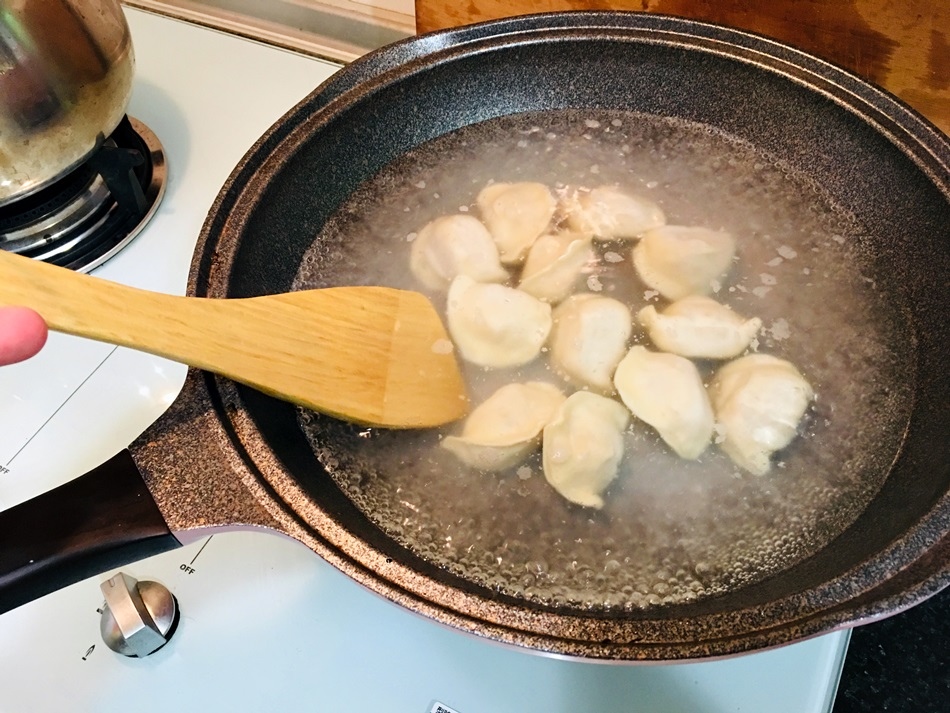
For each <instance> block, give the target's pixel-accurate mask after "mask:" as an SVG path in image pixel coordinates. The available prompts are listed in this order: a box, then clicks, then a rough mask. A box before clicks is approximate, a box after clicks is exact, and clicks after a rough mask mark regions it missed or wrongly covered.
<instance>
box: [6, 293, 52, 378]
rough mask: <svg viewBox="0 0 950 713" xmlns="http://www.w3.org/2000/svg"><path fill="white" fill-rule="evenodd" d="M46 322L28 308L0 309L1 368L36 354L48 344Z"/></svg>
mask: <svg viewBox="0 0 950 713" xmlns="http://www.w3.org/2000/svg"><path fill="white" fill-rule="evenodd" d="M46 337H47V329H46V322H44V321H43V318H42V317H40V316H39V315H38V314H37V313H36V312H34V311H33V310H31V309H28V308H26V307H0V366H3V365H6V364H16V363H17V362H18V361H23V360H24V359H27V358H29V357H31V356H33V355H34V354H36V353H37V352H38V351H39V350H40V349H42V348H43V345H44V344H45V343H46Z"/></svg>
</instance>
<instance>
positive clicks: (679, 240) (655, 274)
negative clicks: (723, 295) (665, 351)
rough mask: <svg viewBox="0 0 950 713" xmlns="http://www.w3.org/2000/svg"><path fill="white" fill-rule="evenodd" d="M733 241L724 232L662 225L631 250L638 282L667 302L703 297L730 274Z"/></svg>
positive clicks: (733, 248)
mask: <svg viewBox="0 0 950 713" xmlns="http://www.w3.org/2000/svg"><path fill="white" fill-rule="evenodd" d="M735 253H736V241H735V239H734V238H733V237H732V236H731V235H730V234H729V233H726V232H723V231H721V230H709V229H708V228H693V227H685V226H682V225H665V226H663V227H660V228H655V229H653V230H650V231H648V232H647V233H646V234H644V236H643V238H642V239H641V240H640V242H639V243H637V244H636V246H635V247H634V248H633V264H634V266H635V267H636V270H637V274H638V275H639V276H640V279H641V280H643V282H644V283H645V284H646V285H648V286H649V287H652V288H653V289H654V290H657V291H658V292H659V293H660V294H661V295H663V296H664V297H666V298H667V299H668V300H678V299H682V298H683V297H686V296H688V295H706V294H709V293H710V292H713V291H714V290H715V289H716V285H717V283H718V282H719V281H720V280H721V279H722V278H723V277H724V276H725V275H726V273H727V272H729V268H730V267H731V266H732V258H733V257H734V256H735Z"/></svg>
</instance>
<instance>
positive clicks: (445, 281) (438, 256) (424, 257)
mask: <svg viewBox="0 0 950 713" xmlns="http://www.w3.org/2000/svg"><path fill="white" fill-rule="evenodd" d="M409 269H410V270H412V274H413V275H415V276H416V279H418V280H419V282H421V283H422V284H423V285H425V286H426V287H428V288H429V289H430V290H444V289H447V288H448V286H449V283H451V282H452V280H454V279H455V278H456V277H457V276H458V275H468V276H469V277H471V278H472V279H473V280H475V281H477V282H504V281H505V280H507V279H508V271H507V270H505V268H504V267H502V265H501V260H500V258H499V257H498V246H496V245H495V241H494V240H492V237H491V233H489V232H488V228H486V227H485V226H484V225H482V223H481V221H480V220H478V218H475V217H473V216H471V215H444V216H442V217H441V218H436V219H435V220H433V221H432V222H430V223H428V224H427V225H426V226H425V227H424V228H423V229H422V230H420V231H419V234H418V235H417V236H416V239H415V240H414V241H413V242H412V248H411V250H410V253H409Z"/></svg>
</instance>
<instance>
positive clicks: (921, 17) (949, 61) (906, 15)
mask: <svg viewBox="0 0 950 713" xmlns="http://www.w3.org/2000/svg"><path fill="white" fill-rule="evenodd" d="M584 9H587V10H638V11H645V12H658V13H664V14H668V15H679V16H681V17H689V18H693V19H697V20H706V21H709V22H716V23H720V24H723V25H729V26H731V27H738V28H741V29H744V30H750V31H752V32H757V33H760V34H763V35H766V36H768V37H771V38H774V39H777V40H781V41H783V42H786V43H788V44H790V45H793V46H795V47H798V48H799V49H802V50H805V51H807V52H811V53H812V54H814V55H817V56H818V57H821V58H823V59H826V60H829V61H831V62H834V63H836V64H838V65H841V66H842V67H845V68H847V69H850V70H851V71H853V72H855V73H857V74H859V75H861V76H862V77H864V78H865V79H869V80H870V81H872V82H874V83H876V84H878V85H879V86H882V87H884V88H885V89H887V90H888V91H890V92H891V93H893V94H895V95H896V96H898V97H899V98H901V99H902V100H904V101H905V102H907V103H908V104H909V105H910V106H912V107H914V108H915V109H916V110H917V111H919V112H920V113H921V114H923V115H924V116H926V117H927V118H928V119H930V121H932V122H933V123H934V124H936V125H937V126H938V127H939V128H940V129H941V130H942V131H943V132H944V133H945V134H950V0H903V1H901V0H768V2H762V1H760V0H462V1H461V2H457V3H454V2H445V1H444V0H416V28H417V30H418V31H419V32H428V31H430V30H437V29H443V28H446V27H456V26H458V25H464V24H468V23H471V22H481V21H483V20H491V19H496V18H500V17H510V16H512V15H521V14H526V13H532V12H547V11H552V10H584Z"/></svg>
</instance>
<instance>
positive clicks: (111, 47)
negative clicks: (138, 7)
mask: <svg viewBox="0 0 950 713" xmlns="http://www.w3.org/2000/svg"><path fill="white" fill-rule="evenodd" d="M134 64H135V60H134V55H133V52H132V38H131V35H130V33H129V27H128V25H127V24H126V21H125V16H124V15H123V13H122V8H121V7H120V6H119V2H118V0H0V206H2V205H5V204H7V203H10V202H12V201H14V200H17V199H19V198H22V197H24V196H27V195H30V194H32V193H35V192H36V191H38V190H39V189H41V188H43V187H44V186H47V185H49V184H50V183H52V182H53V181H55V180H56V179H57V178H59V177H61V176H63V175H64V174H66V173H68V172H69V171H70V170H71V169H72V168H74V167H75V166H77V165H78V164H80V163H81V162H82V161H83V160H84V159H85V158H86V157H87V156H89V154H90V153H92V151H93V150H94V149H95V148H96V146H97V145H98V143H99V142H100V141H102V139H103V137H105V136H107V135H109V134H110V133H111V132H112V131H113V130H114V129H115V127H116V126H117V125H118V123H119V121H120V120H121V119H122V116H123V115H124V114H125V109H126V106H127V105H128V101H129V96H130V94H131V91H132V74H133V68H134Z"/></svg>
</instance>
